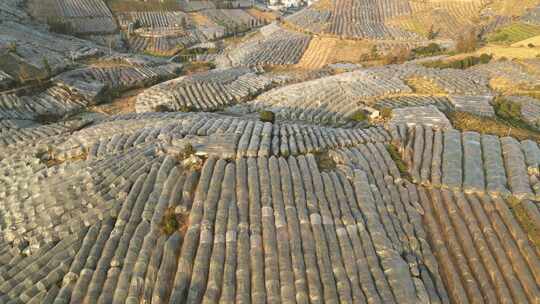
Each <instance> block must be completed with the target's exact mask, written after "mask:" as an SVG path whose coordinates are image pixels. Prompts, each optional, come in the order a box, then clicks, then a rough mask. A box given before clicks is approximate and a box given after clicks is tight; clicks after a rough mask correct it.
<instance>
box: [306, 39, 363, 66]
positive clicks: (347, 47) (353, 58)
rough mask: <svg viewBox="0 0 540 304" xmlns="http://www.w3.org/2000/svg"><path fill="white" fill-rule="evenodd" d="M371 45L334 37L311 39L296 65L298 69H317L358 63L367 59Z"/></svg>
mask: <svg viewBox="0 0 540 304" xmlns="http://www.w3.org/2000/svg"><path fill="white" fill-rule="evenodd" d="M372 47H373V44H372V43H370V42H367V41H361V40H350V39H340V38H335V37H320V36H316V37H313V38H312V39H311V41H310V43H309V46H308V48H307V50H306V51H305V52H304V55H303V56H302V58H301V59H300V61H299V63H298V65H297V66H298V67H299V68H304V69H319V68H322V67H323V66H325V65H327V64H332V63H338V62H351V63H359V62H363V61H365V60H366V59H367V57H368V56H369V54H370V52H371V48H372Z"/></svg>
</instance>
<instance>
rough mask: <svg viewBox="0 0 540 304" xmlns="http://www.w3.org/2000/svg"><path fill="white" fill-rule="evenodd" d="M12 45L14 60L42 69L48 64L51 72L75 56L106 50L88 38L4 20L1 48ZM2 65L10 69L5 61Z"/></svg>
mask: <svg viewBox="0 0 540 304" xmlns="http://www.w3.org/2000/svg"><path fill="white" fill-rule="evenodd" d="M10 45H12V46H14V48H15V49H16V53H17V54H16V55H17V59H13V61H15V62H17V61H22V65H24V64H26V65H30V66H32V67H33V69H38V70H41V71H45V69H46V65H48V66H49V67H50V69H51V72H52V73H58V72H59V71H62V70H64V69H66V68H67V67H68V66H69V65H70V64H72V63H73V61H74V60H80V59H84V58H89V57H95V56H98V55H101V54H103V52H104V49H103V48H102V47H100V46H97V45H96V44H94V43H92V42H90V41H87V40H82V39H78V38H75V37H69V36H65V35H57V34H54V33H50V32H47V31H43V30H42V29H38V28H33V27H30V26H26V25H23V24H20V23H15V22H9V21H8V22H3V23H2V37H0V48H1V49H8V48H9V46H10ZM45 62H46V63H47V64H45ZM6 64H9V62H8V63H6ZM0 68H1V69H2V70H4V71H5V72H9V71H8V70H6V69H5V66H4V62H2V63H1V66H0ZM31 70H32V69H31ZM12 76H14V75H12Z"/></svg>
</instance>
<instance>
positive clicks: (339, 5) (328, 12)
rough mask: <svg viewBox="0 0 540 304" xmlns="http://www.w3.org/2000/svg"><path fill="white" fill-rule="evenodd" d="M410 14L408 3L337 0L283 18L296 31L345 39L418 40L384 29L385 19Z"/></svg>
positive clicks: (411, 36) (410, 33) (396, 30)
mask: <svg viewBox="0 0 540 304" xmlns="http://www.w3.org/2000/svg"><path fill="white" fill-rule="evenodd" d="M410 13H411V9H410V6H409V1H403V0H393V1H351V0H337V1H332V2H331V3H329V5H328V7H326V6H324V7H316V6H315V7H308V8H307V9H303V10H301V11H299V12H297V13H295V14H293V15H291V16H289V17H287V18H286V22H287V23H289V24H290V25H291V26H293V27H294V28H296V29H299V30H304V31H308V32H312V33H318V34H330V35H333V36H340V37H345V38H366V39H419V38H420V37H419V36H418V35H416V34H415V33H413V32H407V31H404V30H401V29H399V28H394V27H390V26H387V25H386V24H385V21H386V19H389V18H391V17H395V16H401V15H408V14H410Z"/></svg>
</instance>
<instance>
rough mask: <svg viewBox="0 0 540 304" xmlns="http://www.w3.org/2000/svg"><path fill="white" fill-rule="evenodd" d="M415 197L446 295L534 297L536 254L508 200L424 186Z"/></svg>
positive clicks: (504, 298) (527, 299) (502, 298)
mask: <svg viewBox="0 0 540 304" xmlns="http://www.w3.org/2000/svg"><path fill="white" fill-rule="evenodd" d="M415 197H416V199H417V200H418V202H419V203H420V204H421V206H422V208H423V210H424V212H425V213H424V216H423V223H424V224H425V227H426V228H425V229H426V231H427V235H428V236H429V237H428V240H429V242H430V243H431V244H435V243H437V244H438V245H437V246H434V247H433V248H434V250H433V253H434V255H435V256H436V257H437V261H438V263H439V266H440V267H439V271H440V273H441V276H442V277H443V278H444V281H445V285H446V287H447V290H448V294H449V296H450V298H452V299H453V300H454V301H456V302H465V301H471V300H474V299H482V298H483V299H486V301H490V302H504V301H509V302H513V301H515V302H524V303H526V302H531V301H533V302H534V301H535V299H537V298H538V296H539V294H540V291H539V288H538V280H539V278H538V272H537V271H536V269H538V267H539V259H538V255H537V253H536V251H535V248H534V247H533V246H532V245H531V243H530V242H529V240H528V239H527V236H526V234H525V232H524V231H523V229H522V228H521V227H520V225H519V224H518V222H517V221H516V219H515V218H514V216H513V214H512V213H511V211H510V209H509V207H508V204H507V202H505V201H504V200H503V199H502V198H500V197H492V196H489V195H476V194H463V193H460V192H457V191H451V190H446V189H443V190H439V189H423V187H419V188H418V191H417V192H416V191H415ZM488 231H489V232H488ZM465 282H466V283H465Z"/></svg>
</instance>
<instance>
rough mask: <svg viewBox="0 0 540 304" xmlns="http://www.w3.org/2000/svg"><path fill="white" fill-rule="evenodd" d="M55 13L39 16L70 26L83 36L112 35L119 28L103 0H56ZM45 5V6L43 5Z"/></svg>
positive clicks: (72, 30) (71, 30) (71, 29)
mask: <svg viewBox="0 0 540 304" xmlns="http://www.w3.org/2000/svg"><path fill="white" fill-rule="evenodd" d="M52 2H53V3H52V5H53V7H54V13H52V14H50V13H48V12H47V13H45V14H46V15H44V16H37V17H38V18H42V19H46V20H47V19H49V20H54V22H59V23H66V24H69V25H70V26H69V27H70V28H69V31H70V32H73V33H76V34H82V35H90V34H112V33H116V32H117V31H118V26H117V24H116V21H115V20H114V18H113V15H112V13H111V11H110V10H109V8H108V7H107V5H106V4H105V2H103V1H102V0H54V1H52ZM42 5H43V4H42Z"/></svg>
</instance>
